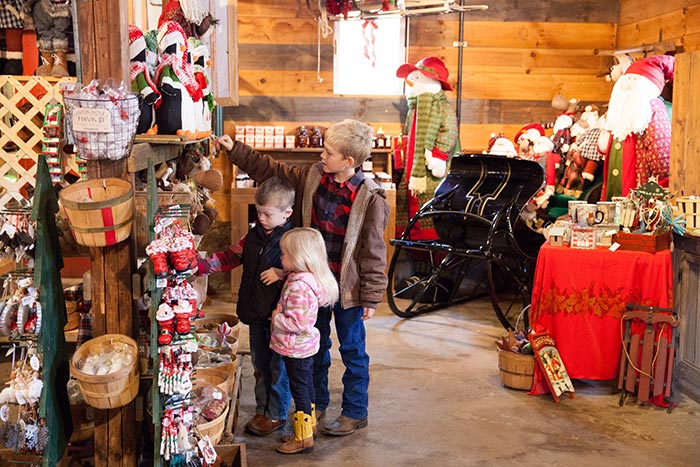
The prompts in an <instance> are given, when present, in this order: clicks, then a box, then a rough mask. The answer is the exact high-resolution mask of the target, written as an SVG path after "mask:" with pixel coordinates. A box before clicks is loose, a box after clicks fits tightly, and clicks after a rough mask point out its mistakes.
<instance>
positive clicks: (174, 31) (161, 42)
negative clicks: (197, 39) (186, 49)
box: [158, 21, 187, 54]
mask: <svg viewBox="0 0 700 467" xmlns="http://www.w3.org/2000/svg"><path fill="white" fill-rule="evenodd" d="M173 44H187V36H186V35H185V31H184V30H183V29H182V26H180V25H179V24H178V23H176V22H175V21H167V22H165V23H163V25H162V26H161V27H160V28H158V52H159V53H161V54H162V53H163V52H164V51H165V49H167V48H168V47H170V46H171V45H173Z"/></svg>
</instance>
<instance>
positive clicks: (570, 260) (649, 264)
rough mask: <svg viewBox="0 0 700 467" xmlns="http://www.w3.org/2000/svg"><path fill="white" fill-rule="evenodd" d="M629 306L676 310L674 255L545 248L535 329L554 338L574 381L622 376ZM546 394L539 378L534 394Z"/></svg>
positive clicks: (535, 290) (535, 299) (539, 267)
mask: <svg viewBox="0 0 700 467" xmlns="http://www.w3.org/2000/svg"><path fill="white" fill-rule="evenodd" d="M630 303H634V304H641V305H648V306H655V307H667V308H670V307H671V306H672V305H673V275H672V265H671V252H670V251H669V250H663V251H659V252H657V253H655V254H652V253H645V252H641V251H620V250H618V251H614V252H613V251H609V250H608V249H607V248H597V249H595V250H579V249H575V248H569V247H553V246H550V245H543V246H542V248H541V249H540V252H539V256H538V257H537V265H536V268H535V280H534V284H533V291H532V306H531V308H530V325H531V327H532V328H533V330H534V331H535V332H544V331H546V332H548V333H549V335H550V336H552V337H553V338H554V340H555V341H556V345H557V348H558V349H559V353H560V355H561V357H562V360H563V362H564V366H565V367H566V370H567V372H568V374H569V377H570V378H580V379H595V380H608V379H613V378H616V377H617V373H618V366H619V364H620V352H621V341H622V339H621V335H620V318H621V316H622V313H623V312H624V311H625V305H627V304H630ZM535 370H536V372H538V371H539V368H537V367H536V368H535ZM544 392H547V388H546V386H545V385H544V383H543V380H542V375H541V374H539V373H536V374H535V381H534V383H533V389H532V393H534V394H541V393H544Z"/></svg>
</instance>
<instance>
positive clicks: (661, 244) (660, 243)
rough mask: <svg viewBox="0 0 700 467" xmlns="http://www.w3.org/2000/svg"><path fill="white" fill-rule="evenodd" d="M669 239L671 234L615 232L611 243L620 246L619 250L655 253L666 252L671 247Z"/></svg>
mask: <svg viewBox="0 0 700 467" xmlns="http://www.w3.org/2000/svg"><path fill="white" fill-rule="evenodd" d="M671 238H672V237H671V232H665V233H663V234H660V235H652V234H634V233H627V232H617V233H616V234H615V235H614V236H613V242H615V243H617V244H619V245H620V248H619V249H620V250H632V251H645V252H647V253H656V252H657V251H661V250H668V249H669V248H670V245H671Z"/></svg>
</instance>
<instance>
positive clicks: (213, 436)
mask: <svg viewBox="0 0 700 467" xmlns="http://www.w3.org/2000/svg"><path fill="white" fill-rule="evenodd" d="M230 408H231V404H230V403H228V404H226V409H225V410H224V411H223V412H222V414H221V415H219V416H218V417H216V418H215V419H214V420H212V421H210V422H206V423H202V424H201V425H197V431H199V434H200V435H201V436H202V437H204V436H207V435H208V436H209V439H210V440H211V442H212V444H217V443H218V442H219V441H220V440H221V438H222V436H223V435H224V427H225V426H226V415H228V411H229V409H230Z"/></svg>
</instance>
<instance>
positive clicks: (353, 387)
mask: <svg viewBox="0 0 700 467" xmlns="http://www.w3.org/2000/svg"><path fill="white" fill-rule="evenodd" d="M331 317H334V319H335V330H336V333H337V334H338V341H339V343H340V349H339V350H340V357H341V359H342V360H343V364H344V365H345V373H343V402H342V415H345V416H346V417H350V418H355V419H361V418H366V417H367V406H368V396H367V391H368V390H369V355H367V352H366V351H365V323H364V321H362V307H361V306H358V307H353V308H347V309H343V308H341V306H340V302H338V303H336V304H335V305H334V306H333V308H332V309H331V308H320V309H319V310H318V318H317V319H316V327H317V328H318V330H319V331H320V333H321V346H320V348H319V350H318V353H317V354H316V355H315V356H314V388H315V390H316V409H317V410H326V408H327V407H328V404H329V403H330V392H329V391H328V370H329V368H330V367H331V352H330V349H331Z"/></svg>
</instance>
